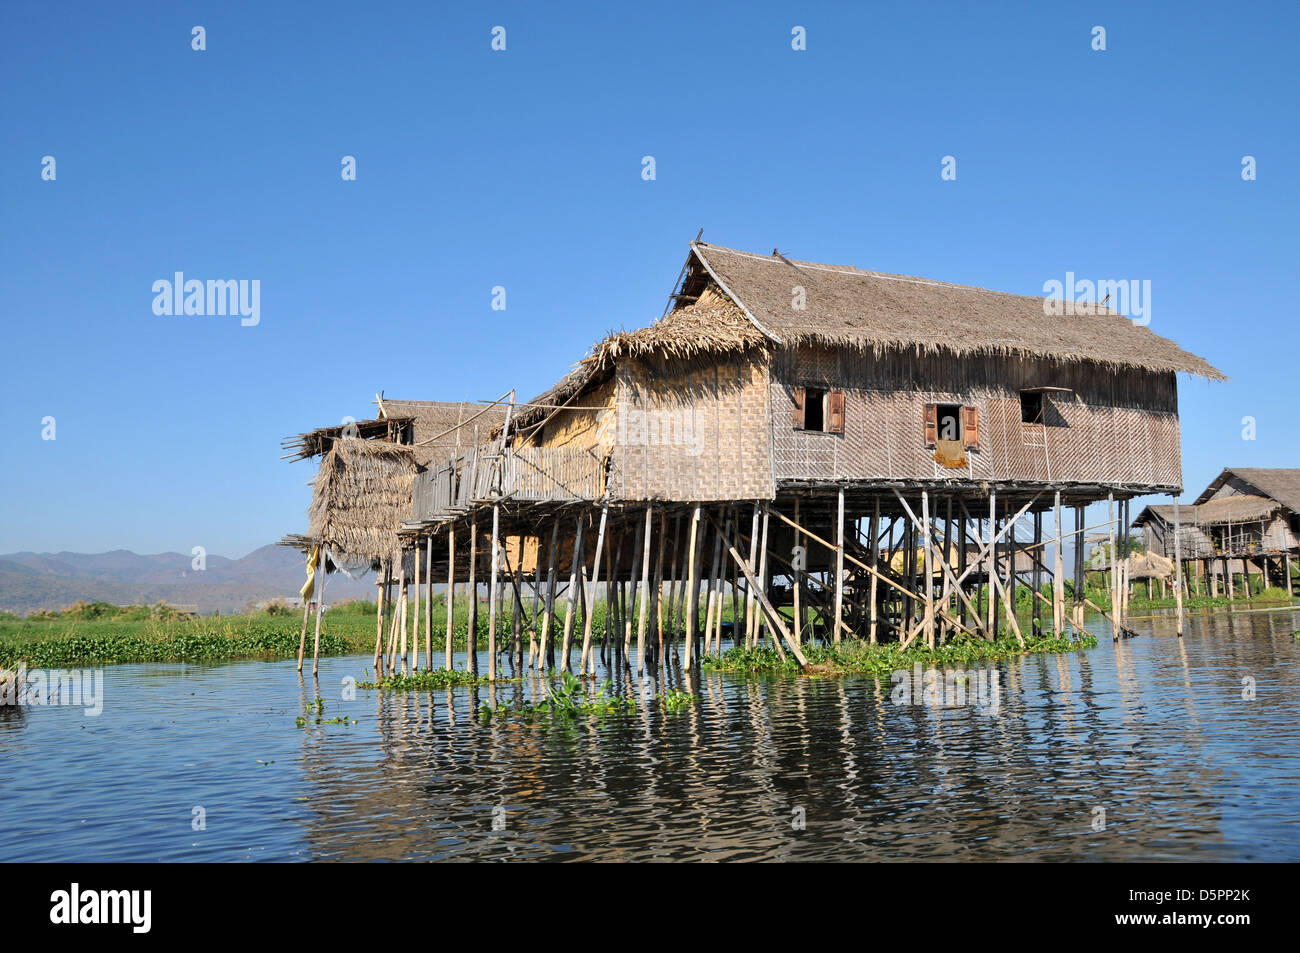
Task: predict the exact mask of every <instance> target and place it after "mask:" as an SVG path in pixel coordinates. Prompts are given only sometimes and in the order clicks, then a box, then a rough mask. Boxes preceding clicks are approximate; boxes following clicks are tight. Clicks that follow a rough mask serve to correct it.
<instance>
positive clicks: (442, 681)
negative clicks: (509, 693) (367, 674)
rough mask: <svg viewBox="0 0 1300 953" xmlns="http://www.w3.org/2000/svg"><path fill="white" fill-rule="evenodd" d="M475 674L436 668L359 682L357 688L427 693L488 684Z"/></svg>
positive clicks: (484, 679) (454, 669)
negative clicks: (438, 689)
mask: <svg viewBox="0 0 1300 953" xmlns="http://www.w3.org/2000/svg"><path fill="white" fill-rule="evenodd" d="M486 681H487V679H486V678H481V677H479V676H477V675H475V674H474V673H473V672H467V671H465V670H464V669H458V668H435V669H433V670H432V671H430V670H428V669H426V670H424V671H421V672H412V673H410V674H409V675H405V674H402V673H400V672H398V673H396V674H394V675H385V676H382V677H380V678H377V679H374V680H372V681H366V682H358V683H357V688H369V689H378V690H380V691H385V692H427V691H431V690H432V689H435V688H450V687H452V686H453V685H477V684H479V683H480V682H486Z"/></svg>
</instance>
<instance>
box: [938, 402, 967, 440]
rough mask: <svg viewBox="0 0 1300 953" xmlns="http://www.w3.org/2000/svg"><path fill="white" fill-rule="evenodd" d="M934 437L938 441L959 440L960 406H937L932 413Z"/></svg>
mask: <svg viewBox="0 0 1300 953" xmlns="http://www.w3.org/2000/svg"><path fill="white" fill-rule="evenodd" d="M934 417H935V427H936V436H937V437H938V438H939V439H940V440H960V439H961V405H960V404H938V405H937V406H936V407H935V411H934Z"/></svg>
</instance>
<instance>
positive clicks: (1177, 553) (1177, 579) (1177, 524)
mask: <svg viewBox="0 0 1300 953" xmlns="http://www.w3.org/2000/svg"><path fill="white" fill-rule="evenodd" d="M1181 527H1182V522H1181V520H1180V518H1179V512H1178V494H1177V493H1175V494H1174V572H1175V573H1176V575H1175V576H1174V606H1175V610H1176V612H1177V615H1178V637H1179V638H1180V639H1181V638H1182V637H1183V543H1182V540H1181V539H1180V537H1181V536H1182V529H1181Z"/></svg>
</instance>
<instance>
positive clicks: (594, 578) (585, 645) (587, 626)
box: [582, 497, 609, 675]
mask: <svg viewBox="0 0 1300 953" xmlns="http://www.w3.org/2000/svg"><path fill="white" fill-rule="evenodd" d="M608 519H609V498H608V497H606V499H605V502H604V503H603V504H602V505H601V508H600V529H599V531H598V532H597V533H596V553H595V559H593V560H592V563H591V584H590V585H589V586H587V587H586V588H585V589H584V593H585V596H584V598H585V600H586V604H587V609H586V614H585V616H584V618H583V620H582V674H583V675H591V674H593V672H594V670H595V666H593V665H592V664H591V624H592V621H593V619H592V617H593V616H594V615H595V612H594V611H593V610H594V608H595V606H596V587H597V586H599V585H600V555H601V551H602V549H603V548H604V545H605V524H606V523H607V521H608Z"/></svg>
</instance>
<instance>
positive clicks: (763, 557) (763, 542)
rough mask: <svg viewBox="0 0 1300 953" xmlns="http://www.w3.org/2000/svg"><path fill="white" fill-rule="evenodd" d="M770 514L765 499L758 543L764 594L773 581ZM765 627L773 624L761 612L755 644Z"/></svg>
mask: <svg viewBox="0 0 1300 953" xmlns="http://www.w3.org/2000/svg"><path fill="white" fill-rule="evenodd" d="M770 515H771V514H770V512H769V509H768V504H767V501H766V500H765V501H764V502H763V530H762V537H761V539H760V540H759V544H758V545H759V550H758V584H759V585H760V586H762V587H763V595H767V587H768V583H769V582H771V574H770V571H769V569H768V560H767V526H768V518H769V516H770ZM763 629H768V630H770V629H771V626H769V625H767V624H766V623H765V622H764V619H763V615H761V614H760V615H759V617H758V618H757V619H755V620H754V644H756V645H757V644H758V641H759V639H761V638H763V634H762V630H763ZM771 635H772V639H773V641H775V640H776V633H774V632H773V633H771Z"/></svg>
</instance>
